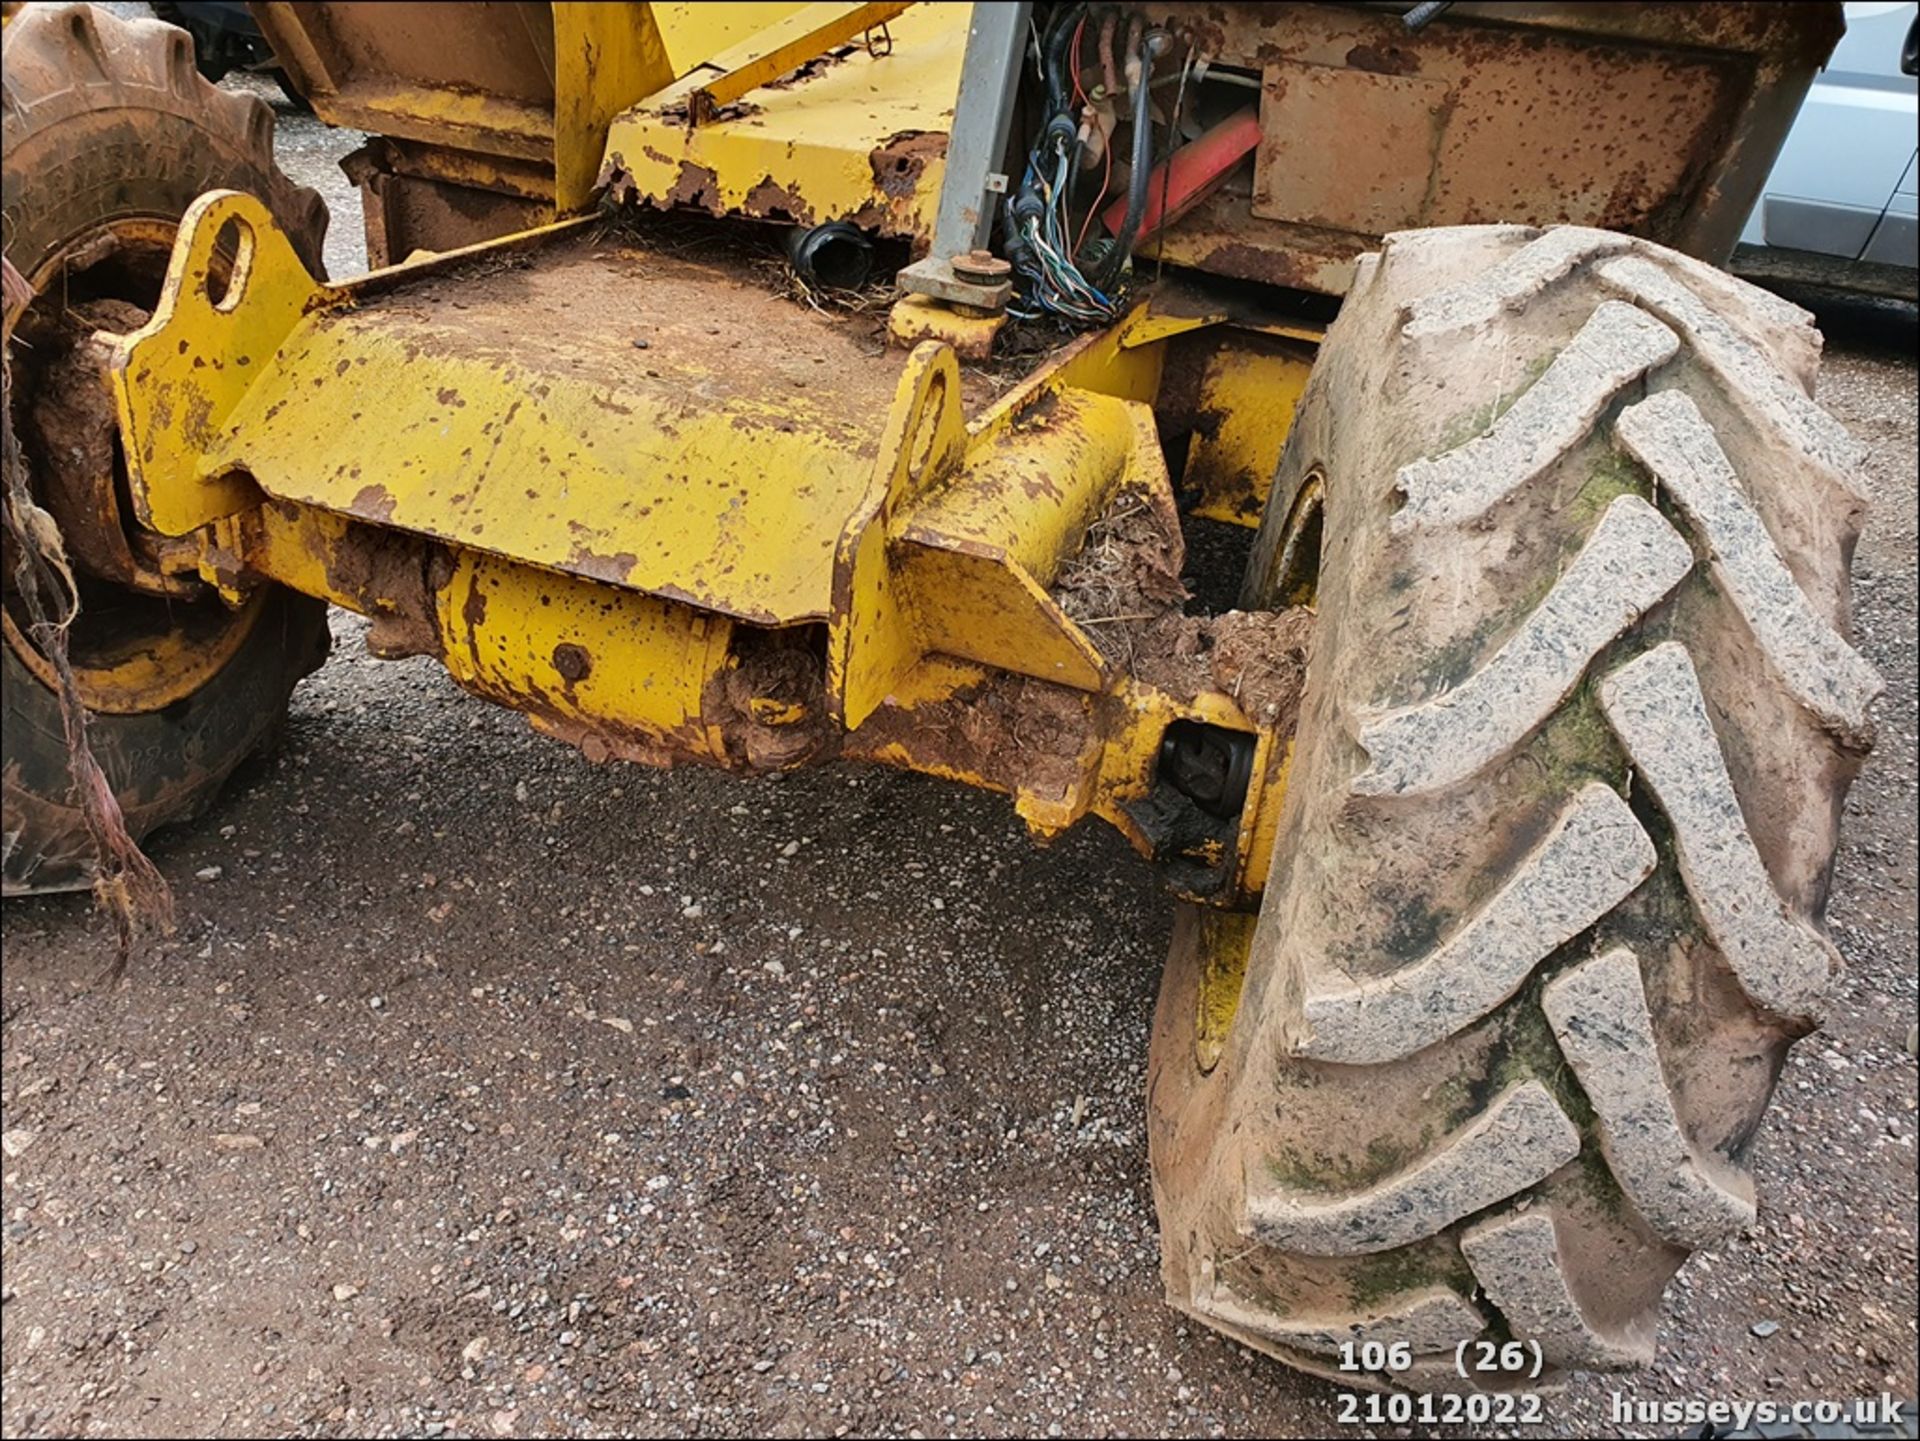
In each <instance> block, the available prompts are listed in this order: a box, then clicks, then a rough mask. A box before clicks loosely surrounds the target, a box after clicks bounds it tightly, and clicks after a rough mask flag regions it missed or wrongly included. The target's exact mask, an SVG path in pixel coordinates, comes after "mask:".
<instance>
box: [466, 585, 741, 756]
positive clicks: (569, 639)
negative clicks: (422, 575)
mask: <svg viewBox="0 0 1920 1441" xmlns="http://www.w3.org/2000/svg"><path fill="white" fill-rule="evenodd" d="M437 615H438V619H439V625H440V633H441V636H442V638H443V642H444V644H445V646H446V655H445V660H446V666H447V670H448V673H449V674H451V675H452V676H453V678H454V679H455V680H456V681H458V682H459V683H460V684H461V685H462V686H464V687H465V688H466V689H468V690H470V691H473V692H475V693H476V694H478V695H484V696H487V697H489V698H490V699H493V700H497V701H501V702H502V703H504V704H507V705H511V706H514V707H516V708H517V709H521V710H525V711H528V712H529V713H530V714H533V715H537V716H540V717H542V718H543V719H545V720H547V721H549V722H556V721H557V722H561V723H562V725H563V727H564V724H565V723H567V722H571V723H574V724H575V725H579V726H582V727H584V726H586V725H588V724H591V725H592V726H593V727H594V728H595V729H596V730H598V731H600V732H602V733H603V734H605V733H606V732H607V728H608V726H609V721H610V718H617V720H615V721H613V725H614V729H613V731H612V736H613V738H614V740H615V741H616V742H617V741H618V740H619V739H621V735H620V732H622V731H625V732H629V733H634V732H637V736H635V737H634V738H635V739H638V740H639V741H640V742H641V743H642V744H645V745H649V746H657V747H659V748H660V749H661V750H662V751H663V752H665V753H672V752H678V753H680V754H683V755H691V756H693V757H695V758H697V759H704V760H720V759H722V758H723V757H724V749H723V747H722V746H721V743H720V735H719V731H718V729H717V728H716V727H714V726H712V725H711V724H710V721H711V717H709V716H708V714H707V699H706V693H707V689H708V687H709V686H711V685H712V684H713V683H714V681H715V680H717V679H718V678H719V677H720V676H721V675H722V674H723V672H724V670H725V668H726V664H727V650H728V644H729V642H730V640H731V638H732V626H731V624H730V622H728V621H727V620H726V619H725V618H724V617H721V616H716V615H711V614H708V613H707V612H704V611H699V610H695V609H694V608H693V607H692V606H686V605H677V604H675V603H674V602H672V601H667V600H661V599H659V598H658V597H656V596H649V595H638V594H636V593H634V592H632V591H626V590H620V589H617V588H615V587H613V586H607V585H599V584H596V583H595V582H593V581H588V580H579V579H577V578H575V577H573V576H562V575H552V574H548V573H546V572H543V571H540V570H535V569H532V568H530V567H528V566H524V565H516V564H514V563H513V562H511V561H507V560H502V559H500V558H499V557H497V556H491V555H484V554H481V553H480V552H477V551H465V552H462V553H461V554H460V555H459V558H458V559H457V561H456V562H455V565H454V568H453V572H452V575H451V577H450V579H449V581H448V583H447V585H446V586H445V587H444V588H443V589H441V590H440V591H439V592H438V597H437Z"/></svg>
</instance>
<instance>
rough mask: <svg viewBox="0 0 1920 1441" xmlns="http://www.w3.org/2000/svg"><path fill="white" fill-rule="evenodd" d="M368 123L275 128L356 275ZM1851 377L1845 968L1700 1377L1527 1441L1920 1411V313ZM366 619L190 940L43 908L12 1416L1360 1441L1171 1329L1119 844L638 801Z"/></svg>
mask: <svg viewBox="0 0 1920 1441" xmlns="http://www.w3.org/2000/svg"><path fill="white" fill-rule="evenodd" d="M262 93H263V94H265V95H267V96H268V98H273V97H272V93H271V92H270V91H267V90H264V89H263V90H262ZM352 143H354V142H353V141H352V140H348V141H347V142H346V143H345V144H343V143H342V137H340V136H339V135H337V134H329V133H328V132H325V131H324V130H322V129H321V128H320V127H318V126H316V125H314V124H313V123H312V122H310V121H305V120H302V119H300V118H299V117H291V116H288V115H286V114H284V113H283V114H282V117H281V150H282V153H283V155H284V156H285V159H286V162H287V164H288V168H289V169H290V170H291V171H293V173H294V174H295V176H296V178H297V179H299V180H301V181H302V182H303V183H306V184H318V185H321V186H322V188H323V189H324V190H326V192H327V195H328V199H329V201H330V203H332V204H333V206H334V213H335V229H334V233H333V238H332V240H331V241H330V243H329V247H328V260H329V266H330V268H331V269H332V270H333V272H334V274H336V275H344V274H350V273H352V272H353V271H355V270H357V269H359V268H360V267H361V266H362V265H363V264H364V259H363V255H364V252H363V251H362V250H361V248H360V245H359V237H358V231H357V223H356V220H357V210H356V207H355V206H354V203H353V197H352V194H351V192H350V191H348V190H347V188H346V187H345V185H344V182H343V181H342V180H341V179H340V178H339V176H338V173H337V171H334V170H333V169H332V161H333V159H334V157H336V156H337V155H338V154H339V153H341V152H342V151H343V150H344V149H347V148H350V146H351V144H352ZM1832 349H1833V354H1832V358H1831V360H1830V363H1829V365H1828V368H1827V371H1826V376H1825V380H1824V382H1823V398H1824V399H1825V400H1826V401H1827V403H1828V404H1830V405H1831V406H1832V407H1833V408H1834V409H1835V410H1836V412H1837V413H1838V414H1839V415H1840V417H1841V418H1842V419H1843V420H1844V421H1846V422H1847V423H1848V424H1849V425H1850V426H1852V427H1853V429H1854V430H1855V432H1856V433H1857V434H1859V435H1861V436H1862V437H1864V438H1865V439H1867V440H1868V441H1869V442H1870V443H1871V444H1872V446H1873V457H1874V458H1873V461H1872V465H1871V478H1872V482H1873V485H1874V487H1875V489H1876V491H1877V492H1878V494H1879V496H1880V505H1879V508H1878V510H1877V512H1876V515H1875V519H1874V522H1873V525H1872V527H1871V529H1870V530H1869V533H1868V536H1867V538H1866V540H1865V542H1864V543H1863V545H1862V546H1861V549H1860V554H1859V557H1858V565H1857V572H1858V578H1859V585H1860V590H1859V599H1860V614H1859V632H1860V636H1861V639H1862V643H1863V645H1864V646H1865V648H1866V650H1867V652H1868V654H1869V655H1871V656H1872V658H1873V659H1874V660H1875V661H1876V662H1877V663H1879V664H1880V665H1881V666H1882V667H1883V668H1884V670H1885V672H1886V674H1887V676H1888V679H1889V691H1888V696H1887V698H1886V700H1885V701H1883V702H1882V705H1881V709H1880V724H1881V740H1880V748H1879V750H1878V752H1877V753H1876V755H1875V757H1874V759H1873V760H1872V762H1871V763H1870V764H1869V766H1868V767H1867V769H1866V772H1865V774H1864V775H1863V776H1862V778H1861V781H1860V783H1859V784H1858V785H1857V786H1856V787H1855V789H1854V792H1853V795H1852V798H1851V799H1850V800H1849V802H1848V806H1847V830H1846V839H1845V842H1844V845H1843V849H1842V852H1841V856H1840V861H1839V868H1838V874H1837V877H1836V883H1835V892H1834V900H1833V907H1832V918H1833V927H1834V931H1835V935H1836V938H1837V939H1838V940H1839V941H1840V943H1841V945H1842V947H1843V949H1845V950H1846V952H1847V953H1848V955H1849V958H1850V960H1851V962H1852V969H1851V970H1850V972H1849V974H1848V976H1847V978H1846V980H1845V981H1844V982H1843V983H1842V985H1841V987H1840V990H1839V994H1838V996H1837V998H1836V1003H1835V1006H1834V1011H1833V1016H1832V1019H1831V1022H1830V1024H1829V1026H1828V1028H1827V1030H1826V1031H1825V1032H1823V1033H1822V1034H1821V1035H1819V1036H1817V1037H1815V1038H1813V1039H1812V1040H1810V1041H1808V1042H1807V1043H1806V1044H1804V1045H1802V1046H1801V1047H1800V1048H1798V1050H1797V1051H1796V1052H1795V1053H1794V1056H1793V1058H1792V1060H1791V1061H1790V1062H1789V1064H1788V1066H1787V1069H1786V1072H1785V1074H1784V1076H1783V1078H1782V1083H1781V1090H1780V1095H1779V1098H1778V1100H1777V1102H1776V1104H1775V1107H1774V1109H1773V1111H1772V1113H1771V1116H1770V1119H1769V1121H1768V1122H1767V1125H1766V1127H1765V1130H1764V1132H1763V1140H1762V1143H1761V1146H1760V1149H1759V1154H1758V1155H1757V1157H1756V1158H1755V1159H1756V1164H1757V1169H1758V1171H1759V1174H1760V1177H1761V1182H1762V1188H1763V1206H1762V1211H1761V1216H1760V1220H1759V1222H1758V1223H1757V1224H1756V1226H1755V1227H1754V1228H1753V1229H1752V1231H1750V1232H1749V1233H1748V1234H1746V1235H1744V1236H1742V1237H1739V1238H1737V1239H1736V1240H1734V1241H1732V1242H1730V1243H1728V1244H1726V1245H1723V1246H1722V1247H1720V1248H1718V1249H1717V1250H1716V1251H1714V1252H1713V1253H1711V1254H1709V1255H1705V1256H1700V1257H1697V1258H1695V1260H1694V1261H1692V1262H1691V1263H1690V1264H1689V1265H1688V1266H1687V1268H1686V1269H1685V1271H1684V1272H1683V1273H1682V1277H1681V1281H1680V1284H1679V1285H1677V1286H1676V1287H1675V1288H1674V1290H1673V1292H1672V1296H1671V1300H1670V1305H1669V1314H1668V1318H1667V1324H1666V1326H1665V1328H1664V1332H1663V1336H1662V1352H1661V1354H1662V1361H1661V1363H1660V1364H1659V1366H1658V1367H1657V1368H1656V1369H1655V1370H1654V1371H1652V1372H1651V1373H1649V1374H1647V1375H1645V1376H1643V1377H1640V1378H1638V1379H1636V1380H1632V1381H1628V1382H1619V1381H1612V1380H1606V1379H1601V1378H1581V1379H1579V1380H1577V1381H1575V1382H1574V1383H1573V1384H1572V1385H1571V1386H1570V1387H1569V1388H1568V1389H1567V1390H1566V1391H1564V1392H1563V1393H1561V1394H1559V1395H1557V1396H1554V1397H1551V1398H1549V1400H1548V1402H1547V1417H1548V1424H1547V1425H1546V1426H1545V1427H1544V1428H1539V1429H1536V1430H1534V1431H1530V1432H1529V1433H1527V1434H1535V1435H1540V1434H1551V1435H1568V1436H1577V1435H1611V1434H1618V1433H1619V1431H1620V1429H1621V1428H1620V1427H1619V1426H1618V1425H1617V1424H1616V1423H1615V1422H1613V1421H1612V1420H1611V1418H1610V1413H1609V1398H1610V1394H1611V1393H1612V1392H1613V1391H1614V1390H1615V1389H1616V1388H1617V1389H1619V1390H1620V1391H1621V1392H1623V1393H1624V1394H1625V1395H1627V1396H1629V1397H1633V1398H1639V1399H1658V1398H1690V1397H1712V1398H1721V1399H1736V1398H1756V1397H1774V1398H1783V1399H1784V1398H1799V1397H1815V1396H1831V1397H1843V1398H1844V1397H1851V1396H1854V1395H1868V1394H1874V1393H1877V1392H1880V1391H1882V1390H1886V1391H1892V1392H1895V1393H1897V1394H1900V1395H1905V1396H1911V1395H1912V1394H1913V1393H1914V1390H1915V1322H1914V1298H1915V1284H1916V1283H1915V1276H1916V1269H1915V1229H1916V1207H1915V1180H1914V1164H1915V1160H1914V1132H1915V1119H1916V1118H1915V1106H1916V1077H1915V1062H1914V1059H1913V1056H1912V1054H1911V1048H1910V1041H1909V1036H1910V1034H1911V1028H1912V1026H1913V1024H1914V1016H1915V989H1916V980H1915V924H1916V915H1915V882H1914V877H1915V872H1916V854H1915V759H1914V756H1915V736H1916V716H1915V687H1916V680H1915V664H1916V659H1915V606H1916V595H1915V521H1914V516H1915V460H1914V456H1915V423H1914V417H1915V405H1916V394H1915V364H1914V335H1913V328H1912V320H1911V316H1910V313H1909V314H1907V315H1904V316H1902V315H1895V316H1893V317H1891V318H1889V317H1888V316H1887V315H1885V314H1884V313H1876V314H1868V315H1866V316H1864V317H1851V318H1845V319H1844V323H1843V325H1842V327H1840V328H1839V333H1838V334H1837V336H1836V339H1835V341H1834V343H1833V347H1832ZM363 631H364V627H363V625H362V623H361V622H360V621H358V620H356V619H354V618H351V617H347V616H344V615H341V616H337V617H336V620H335V634H336V650H335V654H334V658H333V659H332V660H331V661H330V662H329V663H328V665H327V666H326V667H325V669H324V670H322V671H321V672H320V673H319V674H318V675H317V676H315V677H314V678H313V679H312V680H311V681H310V682H309V683H307V684H306V685H305V686H304V687H302V689H301V690H300V692H299V693H298V694H297V695H296V696H295V698H294V706H293V713H292V717H291V720H290V723H289V725H288V728H287V733H286V736H285V739H284V741H283V743H282V744H281V746H280V747H279V749H278V751H277V752H276V753H275V754H273V755H271V756H270V757H265V758H262V759H259V760H256V761H254V762H252V763H250V764H249V765H248V766H247V767H246V768H245V769H244V770H243V771H242V772H241V774H240V775H239V776H238V778H237V779H236V782H235V784H234V785H233V787H232V788H231V790H230V792H229V794H228V796H227V798H226V799H225V801H224V802H223V803H222V805H221V806H220V807H218V808H217V809H216V811H215V812H214V813H213V814H211V815H209V816H207V817H205V818H204V819H202V820H201V821H199V822H197V823H195V824H193V825H190V826H187V827H183V828H180V829H177V830H175V831H173V832H171V833H168V834H166V835H164V836H162V837H160V838H159V839H158V840H157V841H156V843H155V845H154V847H153V852H154V856H155V859H156V860H157V862H158V863H159V865H160V867H161V869H162V870H163V871H164V872H165V873H166V874H167V875H168V876H169V877H171V878H172V879H173V880H174V882H175V885H176V888H177V895H178V901H179V911H180V930H179V933H178V935H177V936H176V937H175V938H174V939H173V940H172V941H171V942H169V943H168V944H167V945H166V946H165V947H164V949H163V951H162V953H161V954H159V955H157V956H154V957H151V958H149V959H148V960H147V961H146V962H145V963H144V964H142V965H141V966H140V967H139V968H138V969H137V971H136V973H135V974H134V975H133V976H132V977H131V978H130V981H129V983H128V984H126V985H125V986H123V987H121V988H118V989H111V990H107V989H101V988H99V987H97V986H96V985H94V984H93V980H94V977H95V976H96V974H97V972H98V970H99V967H100V965H101V963H102V960H103V958H104V956H105V954H106V947H107V940H106V931H105V928H104V926H103V924H102V923H101V921H100V919H99V918H98V917H97V916H96V915H95V914H94V912H93V910H92V909H91V907H90V905H89V903H88V902H87V900H86V899H85V898H73V897H68V898H48V899H37V900H33V901H29V902H25V903H19V904H10V905H9V906H8V907H7V909H6V911H5V913H4V940H5V946H6V959H7V966H6V974H5V984H4V1004H5V1012H4V1015H5V1032H4V1036H5V1046H4V1067H3V1073H0V1103H4V1107H5V1127H6V1159H5V1162H4V1177H3V1181H4V1209H5V1213H6V1215H5V1230H4V1237H3V1239H0V1259H3V1260H4V1271H5V1291H4V1296H5V1330H4V1344H3V1346H0V1363H3V1365H4V1404H3V1415H0V1427H3V1429H4V1432H5V1434H7V1435H9V1436H14V1435H31V1434H91V1435H122V1434H143V1435H167V1434H209V1433H219V1434H280V1433H289V1432H291V1433H297V1434H318V1435H368V1434H372V1435H440V1434H479V1435H483V1436H489V1435H491V1436H511V1435H537V1434H550V1433H565V1434H576V1435H597V1434H611V1433H617V1432H622V1431H658V1432H666V1433H673V1434H762V1435H794V1434H803V1433H819V1432H836V1433H837V1432H841V1431H850V1432H855V1433H887V1434H944V1433H951V1432H959V1433H987V1434H1000V1435H1034V1434H1049V1435H1052V1434H1062V1433H1066V1434H1081V1433H1112V1434H1131V1435H1153V1434H1168V1435H1222V1434H1239V1435H1265V1436H1287V1435H1295V1436H1300V1435H1322V1434H1327V1432H1328V1431H1329V1429H1330V1427H1331V1426H1332V1424H1333V1421H1334V1415H1335V1412H1334V1406H1335V1402H1336V1400H1337V1393H1336V1392H1335V1391H1334V1390H1333V1389H1332V1388H1330V1387H1327V1386H1325V1385H1323V1384H1321V1383H1319V1382H1317V1381H1312V1380H1308V1379H1305V1378H1302V1377H1298V1376H1295V1375H1292V1374H1291V1373H1289V1372H1287V1371H1285V1370H1283V1369H1282V1368H1279V1367H1277V1366H1274V1365H1271V1364H1269V1363H1267V1362H1265V1361H1264V1360H1262V1359H1260V1358H1257V1357H1254V1356H1252V1355H1250V1354H1249V1353H1247V1352H1246V1351H1244V1350H1242V1349H1240V1348H1239V1347H1237V1346H1235V1345H1233V1344H1231V1343H1228V1342H1226V1341H1224V1340H1222V1339H1220V1338H1218V1337H1216V1336H1214V1335H1212V1334H1210V1333H1208V1332H1205V1331H1202V1330H1199V1329H1197V1328H1194V1327H1191V1326H1188V1325H1185V1324H1183V1323H1182V1322H1181V1321H1180V1319H1179V1318H1178V1317H1176V1316H1175V1315H1173V1314H1172V1313H1171V1312H1169V1311H1167V1310H1166V1309H1165V1308H1164V1307H1163V1306H1162V1305H1161V1303H1160V1301H1159V1286H1158V1278H1157V1272H1156V1259H1155V1258H1156V1238H1155V1229H1154V1221H1153V1209H1152V1203H1151V1198H1150V1195H1149V1192H1148V1186H1147V1180H1146V1156H1145V1138H1144V1130H1143V1112H1142V1088H1143V1079H1144V1064H1145V1057H1146V1044H1147V1025H1148V1020H1149V1016H1150V1012H1151V1007H1152V1003H1153V995H1154V989H1155V985H1156V980H1157V972H1158V967H1159V964H1160V959H1161V957H1162V955H1163V954H1164V951H1165V948H1166V944H1167V939H1168V920H1169V917H1168V907H1167V905H1166V904H1165V903H1164V902H1163V901H1162V900H1161V899H1160V898H1159V897H1158V895H1157V894H1156V891H1155V887H1154V879H1153V876H1152V873H1151V872H1150V870H1149V869H1148V868H1147V867H1146V866H1145V865H1144V864H1143V863H1141V862H1140V861H1139V860H1137V859H1136V858H1135V857H1134V856H1133V855H1132V854H1131V852H1129V851H1128V850H1127V849H1126V848H1125V847H1124V846H1123V845H1122V843H1121V842H1120V841H1119V839H1118V838H1117V836H1115V835H1113V834H1111V833H1110V832H1108V831H1106V830H1105V829H1104V828H1100V827H1097V826H1089V827H1086V828H1084V829H1083V830H1082V831H1080V832H1078V833H1074V834H1071V835H1069V836H1068V837H1066V838H1065V839H1064V840H1062V841H1061V842H1060V843H1059V844H1057V845H1055V846H1054V847H1052V848H1051V849H1050V850H1046V851H1036V850H1035V849H1033V848H1032V847H1031V846H1030V845H1029V843H1028V841H1027V839H1026V837H1025V835H1024V832H1023V831H1022V828H1021V827H1020V825H1019V823H1018V822H1017V821H1016V820H1015V819H1014V818H1013V816H1012V815H1011V813H1010V810H1009V808H1008V807H1007V806H1006V805H1005V804H1004V803H1003V802H1001V801H1000V800H998V799H996V798H994V797H991V796H987V795H982V794H976V793H972V792H967V791H962V790H958V789H954V788H949V787H944V786H941V785H939V784H937V783H935V782H932V781H927V780H922V779H917V778H913V777H909V776H904V775H896V774H893V773H889V772H881V771H861V770H830V771H819V772H808V773H801V774H797V775H792V776H785V777H775V778H769V779H762V780H752V781H741V780H730V779H726V778H723V777H720V776H717V775H713V774H709V773H705V772H701V771H696V770H688V771H681V772H671V773H653V772H647V771H642V770H635V769H625V768H615V769H596V768H594V767H592V766H590V765H588V764H587V763H586V762H585V761H584V760H583V759H582V758H581V757H580V756H579V754H578V753H576V752H575V751H573V750H571V749H569V748H567V747H565V746H561V745H556V744H553V743H551V742H548V741H544V740H541V739H538V738H536V737H534V736H533V735H531V734H530V733H529V732H528V731H527V729H526V727H525V725H524V724H523V723H522V722H521V721H520V720H518V719H517V718H516V717H514V716H512V715H509V714H506V713H504V712H500V711H496V710H492V709H490V708H488V707H485V706H483V705H481V704H479V703H478V702H475V701H471V700H468V699H466V698H464V697H462V696H461V695H460V694H459V693H458V692H457V691H456V690H455V689H454V688H453V686H452V685H451V684H450V683H449V682H448V681H447V680H446V679H445V678H444V676H443V675H442V674H441V673H440V672H438V671H437V670H436V669H435V668H433V667H432V666H431V665H429V664H428V663H426V662H421V661H412V662H404V663H400V664H397V665H396V664H388V663H385V662H376V661H373V660H371V659H368V658H367V657H366V656H365V654H364V651H363V648H362V647H361V645H360V643H359V641H360V637H361V635H362V634H363ZM196 877H197V878H198V879H196ZM1356 1434H1366V1433H1365V1432H1364V1431H1361V1432H1358V1433H1356ZM1388 1434H1393V1433H1388Z"/></svg>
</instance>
